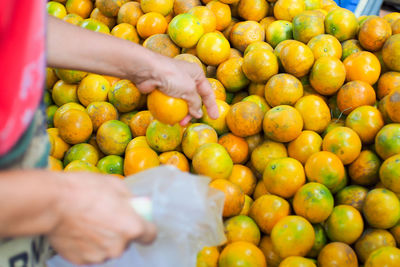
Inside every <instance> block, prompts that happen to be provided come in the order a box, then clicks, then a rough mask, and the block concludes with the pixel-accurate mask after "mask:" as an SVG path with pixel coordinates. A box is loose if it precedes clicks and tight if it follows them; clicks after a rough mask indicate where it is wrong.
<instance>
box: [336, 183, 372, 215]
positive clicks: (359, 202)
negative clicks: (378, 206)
mask: <svg viewBox="0 0 400 267" xmlns="http://www.w3.org/2000/svg"><path fill="white" fill-rule="evenodd" d="M367 193H368V189H366V188H365V187H362V186H359V185H349V186H346V187H345V188H343V189H342V190H340V191H339V192H338V193H337V194H336V196H335V203H336V205H349V206H352V207H353V208H355V209H357V210H358V211H359V212H362V206H363V204H364V200H365V197H366V196H367Z"/></svg>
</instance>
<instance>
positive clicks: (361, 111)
mask: <svg viewBox="0 0 400 267" xmlns="http://www.w3.org/2000/svg"><path fill="white" fill-rule="evenodd" d="M384 124H385V123H384V121H383V117H382V114H381V113H380V112H379V110H378V109H377V108H375V107H372V106H361V107H358V108H356V109H355V110H353V111H352V112H351V113H350V114H349V115H348V116H347V118H346V127H349V128H351V129H353V130H354V131H355V132H356V133H357V134H358V136H359V137H360V139H361V141H362V142H363V144H370V143H373V142H374V140H375V136H376V134H377V133H378V132H379V130H380V129H381V128H382V127H383V126H384Z"/></svg>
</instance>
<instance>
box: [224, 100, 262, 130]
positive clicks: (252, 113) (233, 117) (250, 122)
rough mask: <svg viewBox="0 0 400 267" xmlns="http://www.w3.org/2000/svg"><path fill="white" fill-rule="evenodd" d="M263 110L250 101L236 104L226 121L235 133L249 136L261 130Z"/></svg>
mask: <svg viewBox="0 0 400 267" xmlns="http://www.w3.org/2000/svg"><path fill="white" fill-rule="evenodd" d="M262 120H263V112H262V110H261V108H260V107H259V106H258V105H257V104H255V103H253V102H249V101H245V102H238V103H236V104H234V105H233V106H232V107H231V109H230V110H229V112H228V114H227V116H226V123H227V125H228V127H229V129H230V130H231V131H232V133H233V134H235V135H237V136H240V137H247V136H250V135H254V134H257V133H259V132H260V131H261V124H262Z"/></svg>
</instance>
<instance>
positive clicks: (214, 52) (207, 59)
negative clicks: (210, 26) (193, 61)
mask: <svg viewBox="0 0 400 267" xmlns="http://www.w3.org/2000/svg"><path fill="white" fill-rule="evenodd" d="M230 48H231V47H230V44H229V42H228V40H226V38H225V37H224V36H222V35H221V34H219V33H217V32H209V33H206V34H204V35H203V36H202V37H201V38H200V40H199V42H198V44H197V46H196V51H197V55H198V57H199V58H200V60H201V61H203V62H204V64H206V65H212V66H217V65H219V64H221V63H222V62H224V61H225V60H227V59H228V58H229V53H230Z"/></svg>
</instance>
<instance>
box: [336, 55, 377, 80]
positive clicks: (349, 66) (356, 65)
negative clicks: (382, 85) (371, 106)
mask: <svg viewBox="0 0 400 267" xmlns="http://www.w3.org/2000/svg"><path fill="white" fill-rule="evenodd" d="M343 64H344V66H345V67H346V81H356V80H357V81H363V82H366V83H369V84H370V85H373V84H375V83H376V82H377V81H378V79H379V75H380V74H381V64H380V63H379V60H378V58H377V57H376V56H375V55H374V54H372V53H371V52H366V51H361V52H357V53H354V54H351V55H350V56H348V57H347V58H346V59H345V60H344V61H343Z"/></svg>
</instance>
